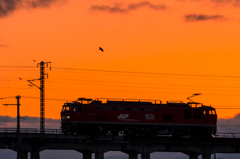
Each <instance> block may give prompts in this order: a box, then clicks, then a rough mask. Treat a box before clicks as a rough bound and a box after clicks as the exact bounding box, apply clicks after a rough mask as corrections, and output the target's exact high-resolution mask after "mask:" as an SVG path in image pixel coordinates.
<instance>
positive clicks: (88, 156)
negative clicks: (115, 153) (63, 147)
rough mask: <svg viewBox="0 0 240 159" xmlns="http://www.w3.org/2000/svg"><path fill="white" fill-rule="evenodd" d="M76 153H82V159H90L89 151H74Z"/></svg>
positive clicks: (90, 153)
mask: <svg viewBox="0 0 240 159" xmlns="http://www.w3.org/2000/svg"><path fill="white" fill-rule="evenodd" d="M76 151H78V152H81V153H82V155H83V159H92V152H91V151H87V150H84V151H81V150H76Z"/></svg>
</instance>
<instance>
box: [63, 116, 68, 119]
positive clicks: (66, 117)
mask: <svg viewBox="0 0 240 159" xmlns="http://www.w3.org/2000/svg"><path fill="white" fill-rule="evenodd" d="M62 119H70V116H63V117H62Z"/></svg>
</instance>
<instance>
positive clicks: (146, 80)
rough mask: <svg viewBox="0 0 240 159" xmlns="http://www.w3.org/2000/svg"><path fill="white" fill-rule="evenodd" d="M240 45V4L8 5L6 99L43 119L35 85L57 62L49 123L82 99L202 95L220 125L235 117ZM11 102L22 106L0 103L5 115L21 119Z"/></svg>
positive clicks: (2, 42) (188, 0)
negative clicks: (44, 65) (43, 69)
mask: <svg viewBox="0 0 240 159" xmlns="http://www.w3.org/2000/svg"><path fill="white" fill-rule="evenodd" d="M239 41H240V1H238V0H237V1H234V0H168V1H162V0H149V1H144V0H143V1H136V0H135V1H134V0H124V1H118V0H112V1H109V0H101V1H100V0H91V1H85V0H66V1H64V0H19V1H14V0H0V55H1V58H0V71H1V75H0V81H1V83H0V89H1V91H0V97H1V98H2V97H12V96H17V95H21V96H22V98H21V100H20V103H21V110H20V114H21V115H22V116H24V115H27V116H40V100H39V97H40V90H39V89H38V88H36V87H29V86H28V82H27V80H31V79H38V78H39V76H40V70H39V67H37V63H39V62H41V61H45V62H50V61H51V62H52V65H51V66H52V69H51V71H50V69H49V67H48V68H46V73H48V75H49V77H48V79H46V95H45V97H46V105H45V109H46V111H45V117H47V118H55V119H58V118H60V111H61V107H62V105H63V103H64V102H66V101H69V102H71V101H73V100H76V99H77V98H79V97H87V98H123V99H157V100H162V101H163V103H165V102H166V101H184V102H188V100H187V97H189V96H191V95H192V94H194V93H202V95H201V96H197V97H194V98H192V100H194V101H196V102H201V103H203V104H205V105H210V104H211V105H212V106H213V107H215V108H216V110H217V113H218V117H220V118H228V117H233V116H234V115H236V114H238V113H239V112H240V104H239V97H240V73H239V71H240V69H239V68H240V66H239V59H240V43H239ZM100 46H101V47H102V48H103V49H104V52H101V51H100V50H99V47H100ZM33 60H35V61H36V62H34V61H33ZM5 66H24V67H5ZM25 66H28V67H25ZM63 68H74V70H71V69H63ZM19 78H22V80H20V79H19ZM34 83H35V84H36V85H38V86H40V83H39V81H34ZM5 103H12V104H14V103H16V99H15V98H7V99H2V100H0V115H10V116H16V107H14V106H11V107H10V106H9V107H5V106H3V105H2V104H5ZM226 108H227V109H226ZM228 108H234V109H228Z"/></svg>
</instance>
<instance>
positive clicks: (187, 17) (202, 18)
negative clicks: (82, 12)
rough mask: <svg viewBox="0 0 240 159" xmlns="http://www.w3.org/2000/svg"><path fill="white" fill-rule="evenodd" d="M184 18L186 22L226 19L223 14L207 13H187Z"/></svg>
mask: <svg viewBox="0 0 240 159" xmlns="http://www.w3.org/2000/svg"><path fill="white" fill-rule="evenodd" d="M184 18H185V21H186V22H197V21H206V20H225V19H226V18H225V17H224V16H223V15H206V14H187V15H185V16H184Z"/></svg>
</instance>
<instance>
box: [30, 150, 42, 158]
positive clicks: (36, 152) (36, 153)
mask: <svg viewBox="0 0 240 159" xmlns="http://www.w3.org/2000/svg"><path fill="white" fill-rule="evenodd" d="M30 158H31V159H40V152H39V150H36V149H33V150H32V151H30Z"/></svg>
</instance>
